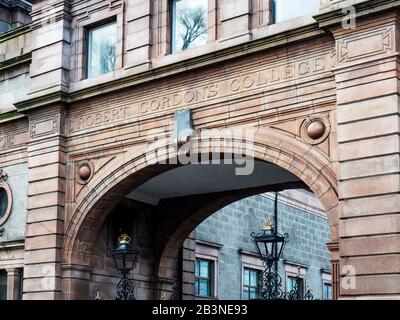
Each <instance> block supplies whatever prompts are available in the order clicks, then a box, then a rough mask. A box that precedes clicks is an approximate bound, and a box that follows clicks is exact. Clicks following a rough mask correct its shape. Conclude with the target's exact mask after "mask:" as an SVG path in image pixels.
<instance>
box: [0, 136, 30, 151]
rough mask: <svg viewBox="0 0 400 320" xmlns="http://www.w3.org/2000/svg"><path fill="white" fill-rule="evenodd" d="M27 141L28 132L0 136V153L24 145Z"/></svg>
mask: <svg viewBox="0 0 400 320" xmlns="http://www.w3.org/2000/svg"><path fill="white" fill-rule="evenodd" d="M27 141H28V132H20V133H13V132H11V133H10V134H6V135H2V136H0V151H3V150H8V149H12V148H16V147H19V146H21V145H24V144H25V143H26V142H27Z"/></svg>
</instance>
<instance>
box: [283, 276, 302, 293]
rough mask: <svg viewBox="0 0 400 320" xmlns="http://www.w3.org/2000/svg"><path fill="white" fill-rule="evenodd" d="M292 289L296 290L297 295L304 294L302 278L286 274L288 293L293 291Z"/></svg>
mask: <svg viewBox="0 0 400 320" xmlns="http://www.w3.org/2000/svg"><path fill="white" fill-rule="evenodd" d="M296 285H297V287H296ZM294 290H297V291H296V292H297V293H298V296H299V297H300V298H302V297H303V296H304V280H303V279H302V278H298V277H291V276H288V277H287V282H286V291H287V292H289V293H290V292H295V291H294Z"/></svg>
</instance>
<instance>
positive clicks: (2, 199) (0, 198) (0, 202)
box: [0, 187, 8, 219]
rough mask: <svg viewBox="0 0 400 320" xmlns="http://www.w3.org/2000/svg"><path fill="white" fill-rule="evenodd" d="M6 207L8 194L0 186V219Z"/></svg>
mask: <svg viewBox="0 0 400 320" xmlns="http://www.w3.org/2000/svg"><path fill="white" fill-rule="evenodd" d="M7 208H8V195H7V191H6V189H4V188H2V187H0V219H1V218H3V217H4V216H5V214H6V212H7Z"/></svg>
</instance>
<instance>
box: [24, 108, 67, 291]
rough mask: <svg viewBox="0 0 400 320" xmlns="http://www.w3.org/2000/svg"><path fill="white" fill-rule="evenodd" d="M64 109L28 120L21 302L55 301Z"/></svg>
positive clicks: (61, 226) (61, 228) (58, 272)
mask: <svg viewBox="0 0 400 320" xmlns="http://www.w3.org/2000/svg"><path fill="white" fill-rule="evenodd" d="M63 118H64V109H63V107H61V106H54V107H50V108H46V109H42V110H40V112H35V113H32V114H30V115H29V139H30V141H29V144H28V201H27V212H28V214H27V227H26V240H25V269H24V296H23V297H24V299H61V298H62V294H61V292H62V285H61V283H62V281H61V279H62V272H61V266H60V263H61V251H62V241H63V232H64V206H65V138H64V136H63V132H64V128H63V127H64V126H63Z"/></svg>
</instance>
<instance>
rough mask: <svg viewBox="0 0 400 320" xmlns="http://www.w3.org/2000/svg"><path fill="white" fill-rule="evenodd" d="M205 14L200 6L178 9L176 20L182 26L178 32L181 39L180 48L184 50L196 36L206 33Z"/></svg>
mask: <svg viewBox="0 0 400 320" xmlns="http://www.w3.org/2000/svg"><path fill="white" fill-rule="evenodd" d="M206 14H207V12H206V11H205V10H204V9H203V8H202V7H196V8H184V9H182V10H180V14H179V17H178V21H179V23H180V24H181V25H182V27H183V30H182V31H181V32H180V37H181V39H182V41H183V43H182V50H186V49H187V48H188V47H189V46H190V44H191V43H193V42H194V41H195V40H196V39H197V38H199V37H200V36H201V35H203V34H206V33H207V19H206Z"/></svg>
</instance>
